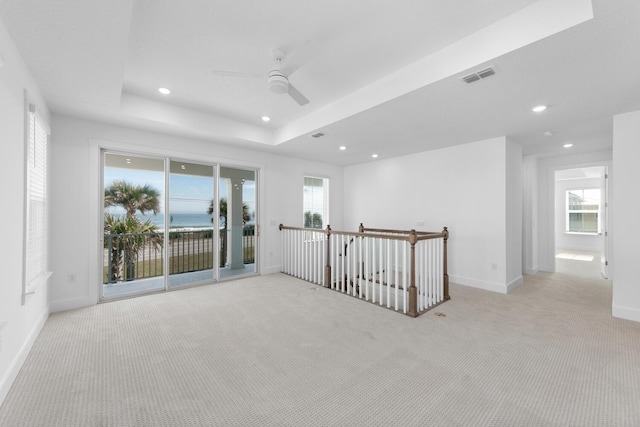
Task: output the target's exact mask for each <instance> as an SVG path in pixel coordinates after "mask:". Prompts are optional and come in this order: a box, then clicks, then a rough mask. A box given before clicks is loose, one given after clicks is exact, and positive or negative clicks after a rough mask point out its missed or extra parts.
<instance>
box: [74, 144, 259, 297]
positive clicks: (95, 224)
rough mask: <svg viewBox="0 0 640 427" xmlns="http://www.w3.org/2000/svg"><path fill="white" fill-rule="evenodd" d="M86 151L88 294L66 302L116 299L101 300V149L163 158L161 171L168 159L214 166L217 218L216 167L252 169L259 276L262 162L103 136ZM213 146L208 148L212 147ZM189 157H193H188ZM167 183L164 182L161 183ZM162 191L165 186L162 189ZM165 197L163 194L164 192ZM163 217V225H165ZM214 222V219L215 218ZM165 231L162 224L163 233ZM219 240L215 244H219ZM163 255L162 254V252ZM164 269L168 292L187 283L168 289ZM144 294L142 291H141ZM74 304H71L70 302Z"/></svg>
mask: <svg viewBox="0 0 640 427" xmlns="http://www.w3.org/2000/svg"><path fill="white" fill-rule="evenodd" d="M89 145H90V150H89V151H90V153H89V164H90V165H91V166H90V167H89V183H90V188H91V189H92V191H91V194H90V195H89V200H90V202H91V205H92V206H94V210H93V213H92V214H91V215H90V216H89V233H88V236H89V239H88V240H89V242H88V249H89V250H90V251H91V253H94V254H95V256H92V257H90V260H91V261H90V266H89V279H90V282H91V284H90V286H89V290H88V295H84V296H82V297H80V298H78V299H77V300H74V301H69V303H70V304H74V302H75V304H95V303H100V302H106V301H113V300H116V299H117V298H110V299H107V300H104V299H103V298H102V291H101V287H102V281H103V280H102V275H103V252H102V249H103V248H104V205H103V198H104V187H103V185H104V184H103V182H104V171H103V164H102V163H101V162H102V159H103V152H116V153H126V154H130V155H132V156H141V157H154V158H164V159H165V173H166V168H167V167H168V166H167V165H168V162H169V161H170V159H182V160H185V161H191V162H194V163H204V164H210V165H213V167H214V174H215V182H214V191H215V203H216V212H215V215H216V217H218V215H219V212H218V209H219V208H218V206H219V203H220V188H219V181H220V167H221V166H222V167H231V168H243V169H247V170H253V171H255V178H256V220H255V223H256V248H255V251H256V254H255V264H256V269H255V273H252V274H251V275H259V274H261V265H262V262H261V258H262V257H261V254H262V253H263V251H262V239H260V227H261V224H260V218H261V216H262V213H261V212H262V211H263V209H264V206H263V200H264V197H262V194H263V191H264V188H263V185H262V181H263V179H262V177H263V174H264V165H263V164H256V163H250V162H242V161H234V160H230V159H228V158H221V157H216V156H208V155H203V154H202V153H196V152H187V151H175V150H171V149H162V148H157V147H149V146H144V145H136V144H128V143H122V142H116V141H111V140H106V139H99V138H90V139H89ZM214 149H215V148H212V150H214ZM190 159H193V160H190ZM166 185H168V184H166V183H165V186H166ZM165 190H166V188H165ZM165 197H167V194H166V193H165ZM166 221H167V220H166V219H165V224H166ZM215 222H217V221H215ZM214 229H215V230H217V236H218V239H219V224H215V225H214ZM166 232H167V230H166V227H165V233H166ZM219 244H220V242H218V243H217V245H219ZM217 245H216V251H215V252H216V253H215V254H214V266H217V264H218V263H219V259H218V254H217V252H218V251H217ZM165 256H166V254H165ZM165 270H168V263H165ZM166 273H167V271H165V290H164V291H162V292H165V291H172V290H178V289H184V288H186V287H189V286H181V287H177V288H169V289H166V287H167V282H166V280H167V274H166ZM220 281H221V280H220V272H219V268H214V274H213V280H212V281H211V282H199V283H196V284H194V285H193V286H200V285H204V284H213V283H218V282H220ZM144 294H146V293H144ZM139 295H143V294H130V295H126V296H123V298H129V297H133V296H139ZM74 306H75V305H74Z"/></svg>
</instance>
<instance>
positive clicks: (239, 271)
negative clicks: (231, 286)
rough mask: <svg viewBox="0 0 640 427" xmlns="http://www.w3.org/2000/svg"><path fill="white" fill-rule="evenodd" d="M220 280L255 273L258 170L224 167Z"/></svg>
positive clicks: (221, 182)
mask: <svg viewBox="0 0 640 427" xmlns="http://www.w3.org/2000/svg"><path fill="white" fill-rule="evenodd" d="M219 186H220V209H219V211H220V256H219V259H220V277H221V278H225V277H231V276H238V275H243V274H251V273H255V272H256V271H257V270H256V259H257V258H256V255H257V237H258V236H257V235H258V230H257V225H256V224H257V222H256V202H257V199H256V171H255V170H250V169H238V168H230V167H221V168H220V185H219Z"/></svg>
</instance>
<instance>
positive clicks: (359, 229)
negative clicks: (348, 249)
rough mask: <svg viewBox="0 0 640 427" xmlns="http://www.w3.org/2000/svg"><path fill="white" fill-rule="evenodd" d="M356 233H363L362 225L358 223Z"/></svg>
mask: <svg viewBox="0 0 640 427" xmlns="http://www.w3.org/2000/svg"><path fill="white" fill-rule="evenodd" d="M358 233H364V225H362V223H360V227H358Z"/></svg>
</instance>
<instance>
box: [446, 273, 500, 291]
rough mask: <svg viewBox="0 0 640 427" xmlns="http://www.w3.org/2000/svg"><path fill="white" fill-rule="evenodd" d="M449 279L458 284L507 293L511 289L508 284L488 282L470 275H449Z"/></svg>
mask: <svg viewBox="0 0 640 427" xmlns="http://www.w3.org/2000/svg"><path fill="white" fill-rule="evenodd" d="M449 281H450V282H451V283H455V284H458V285H462V286H468V287H470V288H477V289H482V290H485V291H490V292H497V293H499V294H506V293H508V291H509V289H508V286H507V285H505V284H504V283H497V282H488V281H485V280H478V279H472V278H470V277H462V276H449Z"/></svg>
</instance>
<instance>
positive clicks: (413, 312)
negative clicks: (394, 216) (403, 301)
mask: <svg viewBox="0 0 640 427" xmlns="http://www.w3.org/2000/svg"><path fill="white" fill-rule="evenodd" d="M417 242H418V235H417V234H416V230H411V233H410V234H409V244H410V245H411V255H410V256H411V275H410V276H409V277H410V280H411V283H410V286H409V312H408V313H407V314H408V315H409V316H411V317H418V289H417V288H416V243H417Z"/></svg>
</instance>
